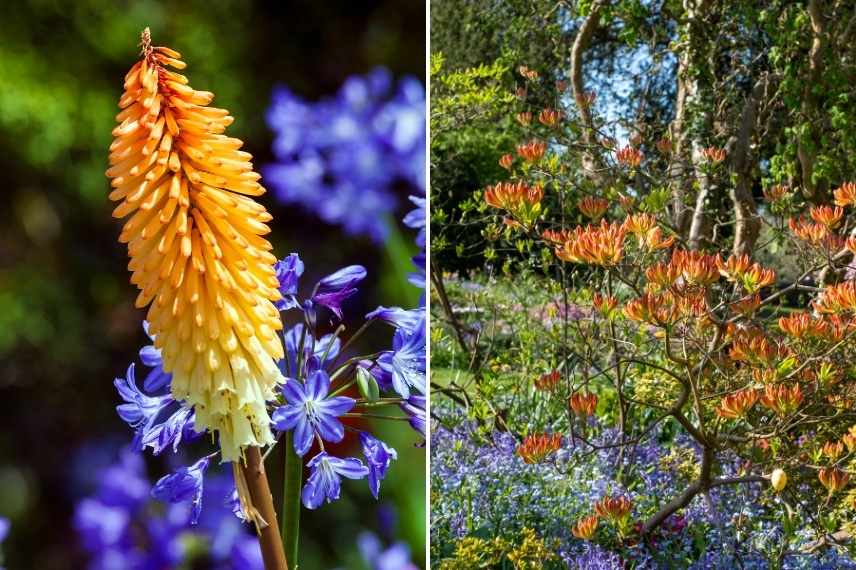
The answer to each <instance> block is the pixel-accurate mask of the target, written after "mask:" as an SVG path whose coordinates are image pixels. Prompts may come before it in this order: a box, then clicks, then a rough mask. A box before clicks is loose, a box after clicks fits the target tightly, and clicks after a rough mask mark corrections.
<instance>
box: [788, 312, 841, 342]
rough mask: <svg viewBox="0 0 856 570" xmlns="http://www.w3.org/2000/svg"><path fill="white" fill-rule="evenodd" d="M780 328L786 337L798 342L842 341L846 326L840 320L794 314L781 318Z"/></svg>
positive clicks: (807, 314)
mask: <svg viewBox="0 0 856 570" xmlns="http://www.w3.org/2000/svg"><path fill="white" fill-rule="evenodd" d="M779 328H780V329H782V332H784V333H785V334H786V335H788V336H790V337H792V338H795V339H797V340H807V339H823V340H840V339H841V337H842V336H843V335H844V325H843V323H842V322H841V320H840V319H838V318H835V319H834V320H829V321H827V320H825V319H818V318H815V317H813V316H812V315H810V314H809V313H793V314H791V315H789V316H787V317H780V318H779Z"/></svg>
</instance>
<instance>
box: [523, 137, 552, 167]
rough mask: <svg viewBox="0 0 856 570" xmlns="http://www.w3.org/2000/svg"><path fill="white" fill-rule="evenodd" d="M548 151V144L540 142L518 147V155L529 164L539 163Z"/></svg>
mask: <svg viewBox="0 0 856 570" xmlns="http://www.w3.org/2000/svg"><path fill="white" fill-rule="evenodd" d="M546 151H547V143H545V142H544V141H539V140H531V141H529V142H527V143H524V144H521V145H518V146H517V154H518V155H520V156H521V157H522V158H523V160H525V161H527V162H538V161H539V160H541V159H542V158H543V157H544V153H545V152H546Z"/></svg>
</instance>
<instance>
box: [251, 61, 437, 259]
mask: <svg viewBox="0 0 856 570" xmlns="http://www.w3.org/2000/svg"><path fill="white" fill-rule="evenodd" d="M424 107H425V90H424V88H423V87H422V85H421V84H420V83H419V82H418V81H415V80H413V79H405V80H402V81H401V82H399V84H398V86H397V88H395V87H394V84H393V81H392V78H391V76H390V74H389V72H388V71H386V70H384V69H375V70H374V71H372V72H371V73H369V74H368V75H366V76H364V77H358V76H355V77H351V78H349V79H347V80H346V81H345V82H344V83H343V85H342V87H341V88H340V90H339V92H338V93H337V95H336V96H335V97H332V98H328V99H324V100H321V101H319V102H317V103H308V102H306V101H304V100H302V99H301V98H300V97H298V96H297V95H295V94H294V93H292V92H291V91H289V90H288V89H287V88H285V87H277V88H276V89H275V90H274V92H273V97H272V104H271V107H270V109H269V110H268V114H267V122H268V125H269V127H270V128H271V129H272V130H273V131H274V132H275V133H276V138H275V140H274V144H273V152H274V155H275V156H276V158H277V162H276V163H275V164H271V165H268V166H266V167H264V169H263V174H264V176H265V179H266V180H268V182H269V183H270V185H271V187H272V188H273V189H274V192H275V195H276V196H277V198H278V199H279V200H280V201H281V202H283V203H285V204H297V205H300V206H302V207H303V208H304V209H306V210H308V211H311V212H313V213H315V214H316V215H318V216H319V217H320V218H321V219H323V220H324V221H326V222H327V223H330V224H335V225H340V226H342V227H343V229H344V230H345V232H346V233H348V234H349V235H366V236H369V237H370V238H372V239H373V240H374V241H376V242H381V241H384V240H385V239H386V236H387V235H388V232H389V227H388V225H387V224H388V219H389V216H388V215H387V214H390V213H392V211H393V210H394V209H395V208H396V206H397V200H396V198H395V194H394V193H393V192H392V186H393V185H394V183H395V182H396V181H398V180H403V181H405V182H407V183H409V184H411V185H413V186H415V187H417V188H422V189H423V192H424V168H425V167H424V162H425V161H424V156H425V109H424Z"/></svg>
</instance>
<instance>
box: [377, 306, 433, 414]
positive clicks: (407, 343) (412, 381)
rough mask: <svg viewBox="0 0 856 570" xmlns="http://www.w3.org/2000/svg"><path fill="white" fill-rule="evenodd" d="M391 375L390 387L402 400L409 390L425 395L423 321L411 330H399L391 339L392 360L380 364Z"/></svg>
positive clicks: (408, 394) (408, 393) (407, 396)
mask: <svg viewBox="0 0 856 570" xmlns="http://www.w3.org/2000/svg"><path fill="white" fill-rule="evenodd" d="M381 367H383V368H384V369H386V370H387V371H388V372H391V373H392V387H393V388H394V389H395V391H396V392H398V393H399V395H401V397H402V398H409V397H410V392H411V388H413V389H415V390H417V391H418V392H420V393H422V394H424V393H425V321H424V318H423V319H422V320H421V321H419V323H418V324H417V326H416V327H414V328H413V330H407V329H404V328H399V329H398V330H396V331H395V336H394V337H393V339H392V358H391V359H390V360H389V361H388V362H386V363H381Z"/></svg>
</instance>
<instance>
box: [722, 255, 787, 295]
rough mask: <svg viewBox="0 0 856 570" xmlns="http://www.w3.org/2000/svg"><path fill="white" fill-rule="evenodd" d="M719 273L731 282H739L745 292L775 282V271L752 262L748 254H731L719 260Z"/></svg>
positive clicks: (756, 289) (754, 290)
mask: <svg viewBox="0 0 856 570" xmlns="http://www.w3.org/2000/svg"><path fill="white" fill-rule="evenodd" d="M718 265H719V273H720V275H722V276H723V277H725V279H726V280H728V281H730V282H732V283H740V284H741V285H742V286H743V288H744V289H745V290H746V292H747V293H757V292H758V291H760V290H761V289H763V288H764V287H768V286H770V285H772V284H773V283H775V282H776V273H775V272H774V271H773V270H772V269H764V268H763V267H761V265H759V264H758V263H752V262H751V261H750V259H749V256H748V255H741V256H736V255H731V256H730V257H729V258H728V260H727V261H725V262H722V261H720V262H719V264H718Z"/></svg>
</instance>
